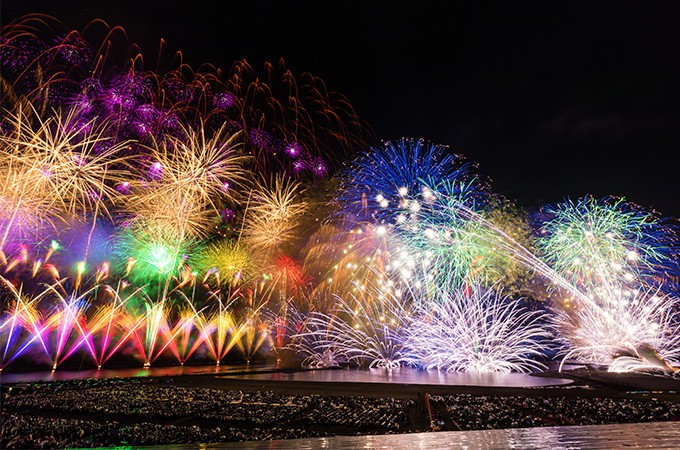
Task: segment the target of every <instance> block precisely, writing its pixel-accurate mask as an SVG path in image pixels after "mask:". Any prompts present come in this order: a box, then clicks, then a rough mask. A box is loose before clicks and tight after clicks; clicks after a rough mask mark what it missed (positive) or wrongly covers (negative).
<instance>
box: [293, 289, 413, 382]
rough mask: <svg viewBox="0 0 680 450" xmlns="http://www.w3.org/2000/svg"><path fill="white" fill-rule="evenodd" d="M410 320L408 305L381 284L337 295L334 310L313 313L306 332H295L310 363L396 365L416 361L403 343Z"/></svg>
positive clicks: (410, 363) (386, 366) (306, 324)
mask: <svg viewBox="0 0 680 450" xmlns="http://www.w3.org/2000/svg"><path fill="white" fill-rule="evenodd" d="M410 320H411V313H410V311H409V308H408V304H407V302H406V301H404V300H403V299H402V298H400V296H397V295H395V294H394V292H393V291H391V290H389V289H383V287H382V286H379V285H372V286H368V287H367V288H366V289H362V290H361V293H360V294H358V295H356V296H349V297H348V298H347V300H345V299H342V298H340V297H337V298H336V307H335V310H334V311H333V312H332V313H330V314H326V313H321V312H317V313H314V314H311V315H310V317H309V318H308V320H307V321H306V322H305V330H306V331H305V332H303V333H299V334H297V335H295V338H296V339H298V340H299V343H298V347H297V348H298V349H299V350H300V351H303V352H304V353H306V354H307V357H306V360H307V363H308V364H309V363H314V364H321V363H325V362H328V361H329V360H330V361H336V362H337V361H338V359H346V360H347V361H348V362H349V363H354V364H358V365H367V366H368V367H378V368H388V369H391V368H396V367H400V366H406V365H413V364H414V363H415V362H416V360H415V358H414V356H413V355H412V354H411V351H410V349H409V348H408V347H407V346H406V345H405V343H404V337H405V333H406V329H407V328H408V326H409V323H410Z"/></svg>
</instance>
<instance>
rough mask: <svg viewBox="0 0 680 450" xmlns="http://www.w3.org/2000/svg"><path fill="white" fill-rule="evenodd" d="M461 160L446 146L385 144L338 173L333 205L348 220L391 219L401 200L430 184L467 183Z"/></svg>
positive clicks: (419, 142)
mask: <svg viewBox="0 0 680 450" xmlns="http://www.w3.org/2000/svg"><path fill="white" fill-rule="evenodd" d="M469 166H470V165H469V164H468V163H466V162H465V161H464V160H463V158H462V157H461V156H459V155H456V154H453V153H451V152H450V151H449V150H448V148H447V147H446V146H443V145H433V144H431V143H429V142H426V141H424V140H422V139H419V140H413V139H401V140H400V141H398V142H396V143H394V142H386V143H384V146H383V147H381V148H380V147H379V148H372V149H370V151H368V152H367V153H365V154H363V155H361V156H359V157H357V158H356V159H355V160H353V161H352V162H351V163H350V165H349V166H348V167H347V168H346V169H345V170H344V171H343V172H341V174H340V178H341V181H340V186H339V192H340V193H339V195H338V196H337V198H336V202H337V205H338V208H339V211H338V212H339V214H341V215H343V216H345V217H347V219H348V220H350V221H352V222H355V221H357V220H376V221H378V222H385V221H392V220H394V217H393V214H392V212H393V211H394V208H398V205H400V204H403V201H404V197H406V196H415V195H419V194H420V193H421V192H422V190H423V189H424V188H425V187H426V186H429V185H432V184H439V183H442V182H450V181H454V180H455V181H460V182H462V181H467V180H469V179H470V178H471V177H470V174H469V172H468V171H469V169H470V167H469Z"/></svg>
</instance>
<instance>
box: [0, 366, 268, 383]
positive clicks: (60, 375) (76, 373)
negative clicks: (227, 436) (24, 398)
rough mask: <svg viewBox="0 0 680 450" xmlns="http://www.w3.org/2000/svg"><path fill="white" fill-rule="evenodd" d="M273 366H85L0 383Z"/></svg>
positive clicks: (1, 378)
mask: <svg viewBox="0 0 680 450" xmlns="http://www.w3.org/2000/svg"><path fill="white" fill-rule="evenodd" d="M273 368H274V366H273V365H269V364H263V365H257V364H251V365H248V366H247V365H245V364H234V365H227V364H223V365H219V366H218V365H215V364H211V365H205V366H167V367H161V366H159V367H149V368H140V367H136V368H134V367H133V368H125V369H101V370H97V369H87V370H53V371H36V372H9V373H0V383H21V382H24V383H30V382H35V381H61V380H84V379H87V378H96V379H105V378H115V377H120V378H129V377H163V376H176V375H210V374H213V375H219V374H228V373H243V372H248V371H262V370H271V369H273Z"/></svg>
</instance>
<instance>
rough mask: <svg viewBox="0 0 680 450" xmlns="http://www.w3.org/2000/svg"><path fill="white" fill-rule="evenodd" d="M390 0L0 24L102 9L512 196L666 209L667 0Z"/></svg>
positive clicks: (239, 5) (118, 0)
mask: <svg viewBox="0 0 680 450" xmlns="http://www.w3.org/2000/svg"><path fill="white" fill-rule="evenodd" d="M395 3H396V2H371V1H368V0H364V1H354V0H349V1H342V2H333V3H332V4H331V3H330V2H324V1H314V2H307V1H296V2H291V1H288V2H285V1H248V0H242V1H239V2H233V1H220V2H181V6H173V4H174V2H160V1H155V0H136V1H127V0H110V1H107V2H96V1H67V0H63V1H54V0H50V1H46V0H43V1H31V0H21V1H19V0H2V1H1V2H0V14H1V15H0V20H1V21H2V23H3V24H4V23H7V22H9V21H11V20H13V19H15V18H16V17H18V16H19V15H20V14H23V13H27V12H43V13H48V14H50V15H52V16H55V17H56V18H58V19H60V20H61V21H62V22H64V23H66V24H67V25H73V27H74V28H79V27H80V26H82V25H83V24H85V23H87V22H88V21H90V20H92V19H94V18H101V19H104V20H105V21H106V22H107V23H108V24H109V25H111V26H114V25H120V26H122V27H123V28H124V29H125V30H126V32H127V34H128V37H129V39H130V40H131V41H133V42H138V43H140V44H142V46H145V45H146V46H148V48H149V49H150V51H152V52H153V51H157V50H158V45H157V44H158V42H159V41H160V39H161V38H163V39H164V40H165V41H166V43H167V44H166V45H167V48H169V49H172V50H173V51H174V50H180V51H182V52H183V53H184V56H185V60H186V61H187V62H188V63H189V64H190V65H192V66H197V65H198V64H201V63H211V64H214V65H216V66H218V67H224V68H225V69H227V68H229V67H230V66H231V64H232V63H233V62H234V61H237V60H240V59H246V60H247V61H249V62H250V63H251V65H252V66H254V67H256V68H260V67H262V64H263V62H264V61H277V60H278V59H279V58H283V59H284V60H285V61H286V65H287V66H288V67H289V68H291V69H293V71H294V72H296V73H300V72H303V71H304V72H311V73H312V74H314V75H317V76H319V77H320V78H322V79H323V80H325V81H326V85H327V87H328V89H329V90H332V91H337V92H340V93H342V94H344V95H345V96H346V97H348V99H349V100H350V102H351V103H352V104H353V105H354V107H355V109H356V111H357V113H358V114H359V116H361V117H362V118H363V119H364V120H365V121H367V122H368V123H369V124H370V125H371V126H372V128H373V129H374V131H375V133H376V135H377V136H378V137H379V138H380V139H383V140H395V139H398V138H401V137H412V138H425V139H428V140H430V141H432V142H434V143H437V144H445V145H448V146H450V147H451V148H452V150H453V151H454V152H456V153H461V154H463V155H465V156H466V157H467V158H468V159H469V160H472V161H476V162H477V163H478V164H479V171H480V172H482V173H483V174H484V175H487V176H489V177H491V179H492V180H493V184H492V186H493V188H494V190H495V191H496V192H499V193H503V194H505V195H506V196H508V197H509V198H512V199H514V200H517V201H518V202H519V203H520V204H521V205H523V206H527V207H532V206H537V205H540V204H541V203H544V202H556V201H559V200H561V199H563V198H564V197H572V198H576V197H578V196H582V195H586V194H592V195H595V196H597V197H600V196H605V195H616V196H623V197H625V198H627V199H628V200H630V201H632V202H634V203H637V204H639V205H641V206H643V207H645V208H650V209H656V210H657V211H659V212H660V213H661V214H662V215H665V216H673V217H680V201H679V195H678V194H680V187H679V186H680V183H679V182H678V176H677V175H676V174H677V172H678V168H679V166H680V164H679V162H680V157H679V156H677V155H678V150H679V144H680V127H679V125H680V85H679V84H678V81H679V77H678V75H680V2H643V1H639V2H626V1H588V2H574V1H571V2H545V1H544V2H521V1H520V2H509V1H501V2H496V3H491V2H478V1H469V2H464V3H463V2H413V1H411V2H407V3H404V4H401V3H398V4H396V5H395ZM218 4H219V5H221V7H220V9H219V10H216V9H215V8H216V6H214V5H218ZM208 5H209V6H208Z"/></svg>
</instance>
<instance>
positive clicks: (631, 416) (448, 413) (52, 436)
mask: <svg viewBox="0 0 680 450" xmlns="http://www.w3.org/2000/svg"><path fill="white" fill-rule="evenodd" d="M567 375H568V376H569V377H570V378H572V379H573V380H574V382H573V383H572V384H569V385H556V386H544V387H538V388H517V387H508V388H502V387H501V388H499V387H496V388H488V387H478V386H441V385H440V386H434V385H432V386H428V385H401V384H397V383H395V384H384V383H383V384H373V383H361V384H360V383H356V384H353V383H292V382H290V383H289V382H281V381H272V380H243V379H238V378H230V377H223V376H215V375H194V376H178V377H158V378H114V379H99V380H97V379H87V380H72V381H51V382H39V383H17V384H13V385H4V386H2V404H1V405H0V420H1V424H0V425H1V426H0V430H1V432H0V433H1V435H0V447H1V448H82V447H108V446H125V445H130V446H138V445H161V444H189V443H215V442H236V441H241V442H242V441H263V440H275V439H294V438H310V437H323V436H336V435H338V436H339V435H369V434H393V433H416V432H427V431H432V432H434V431H446V430H448V431H455V430H490V429H505V428H520V427H547V426H555V425H594V424H616V423H639V422H665V421H676V420H678V419H680V396H678V394H677V392H678V391H676V390H675V388H676V387H680V380H676V379H668V378H663V377H658V376H651V375H642V376H639V375H634V376H627V375H621V376H619V375H608V374H601V373H597V372H589V371H583V370H581V371H573V372H570V373H568V374H567ZM561 376H565V374H562V375H561Z"/></svg>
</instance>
